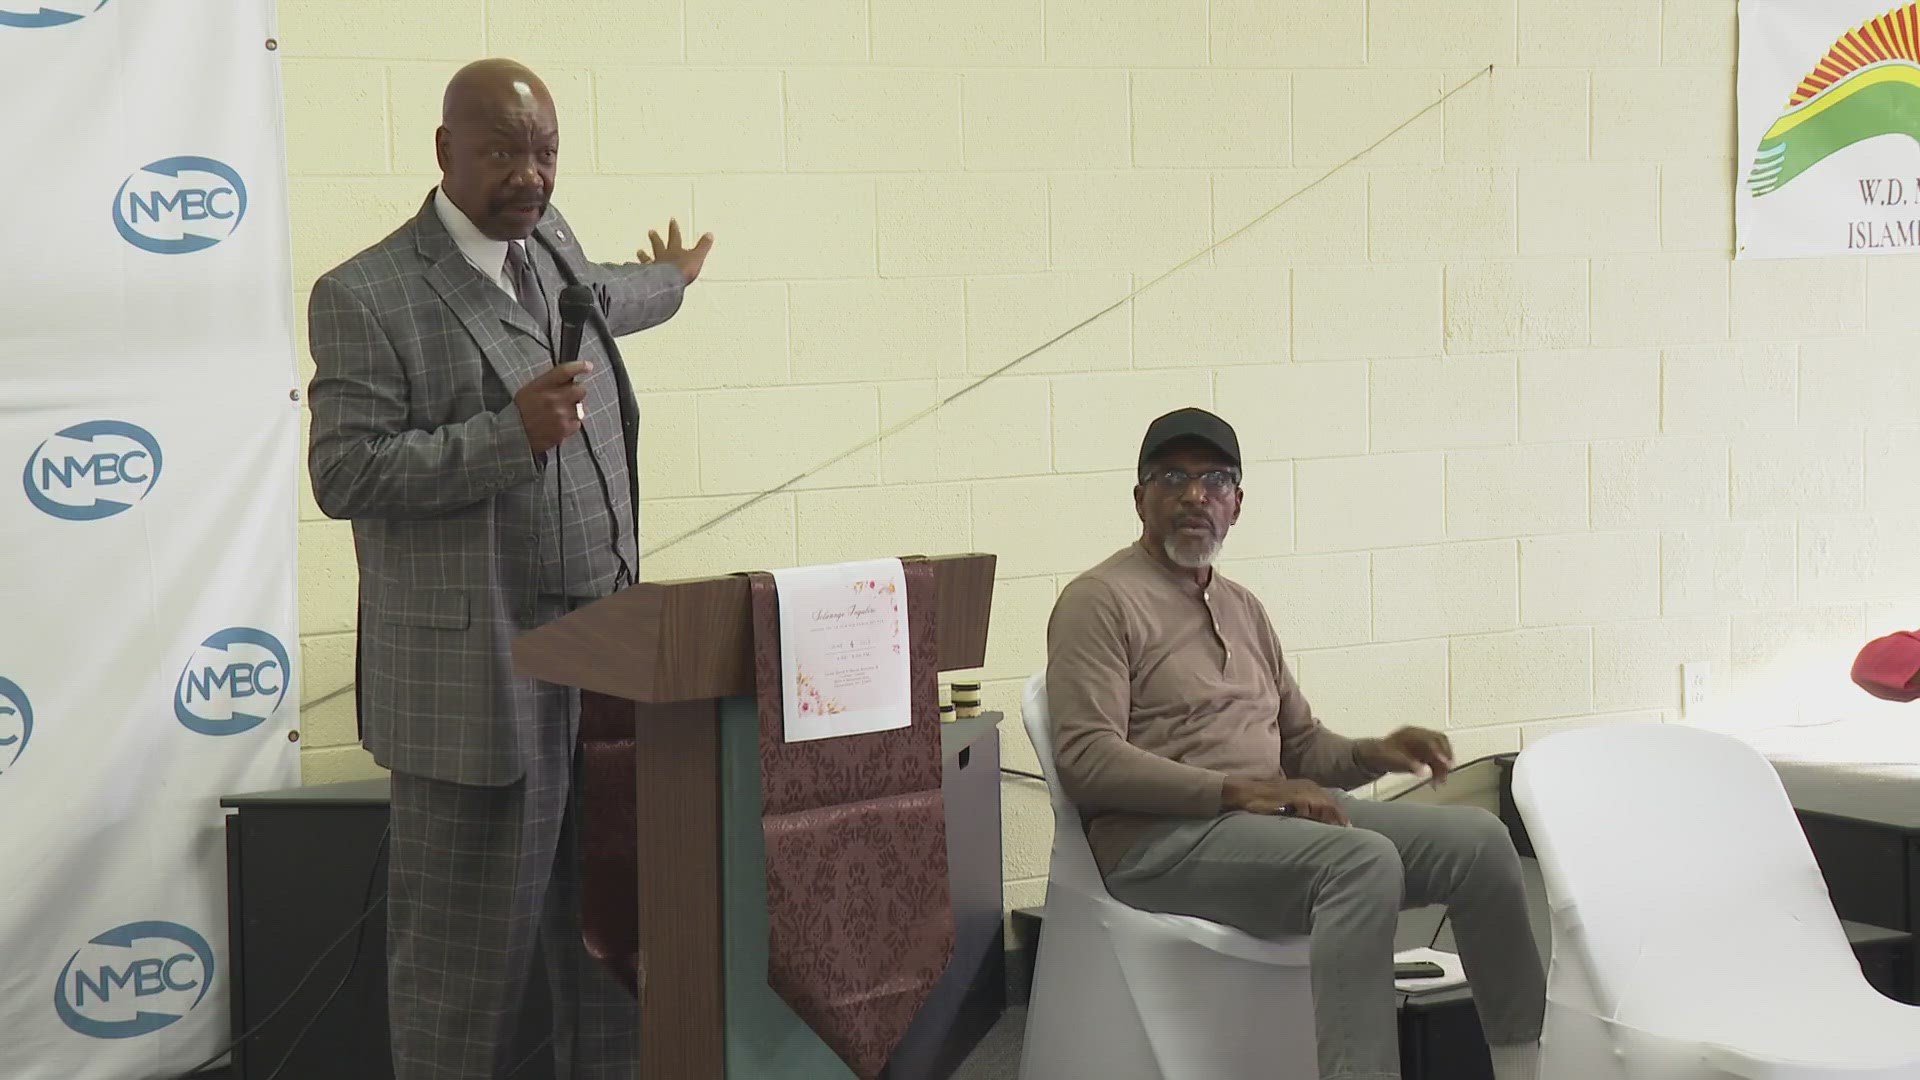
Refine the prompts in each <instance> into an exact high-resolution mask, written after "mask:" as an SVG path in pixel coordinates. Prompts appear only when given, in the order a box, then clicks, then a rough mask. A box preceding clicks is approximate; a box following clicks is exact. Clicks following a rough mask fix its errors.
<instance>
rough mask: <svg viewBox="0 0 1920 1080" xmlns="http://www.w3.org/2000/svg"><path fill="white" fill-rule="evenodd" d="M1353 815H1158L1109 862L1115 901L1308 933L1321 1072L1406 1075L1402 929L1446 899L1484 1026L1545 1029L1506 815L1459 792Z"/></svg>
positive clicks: (1254, 928) (1498, 1041)
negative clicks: (1461, 798)
mask: <svg viewBox="0 0 1920 1080" xmlns="http://www.w3.org/2000/svg"><path fill="white" fill-rule="evenodd" d="M1341 804H1342V805H1343V806H1344V807H1345V808H1346V811H1347V816H1348V817H1349V818H1350V819H1352V821H1353V827H1352V828H1339V827H1336V826H1330V825H1322V824H1319V823H1318V822H1313V821H1307V820H1304V819H1300V818H1293V817H1269V816H1264V815H1258V814H1244V813H1234V814H1228V815H1226V816H1224V817H1218V818H1209V819H1198V820H1168V821H1165V822H1163V823H1160V824H1157V825H1156V826H1155V827H1154V828H1153V829H1152V830H1151V831H1150V832H1149V833H1148V834H1147V835H1146V836H1145V837H1143V838H1141V840H1140V841H1139V842H1137V843H1135V844H1134V846H1133V847H1132V849H1131V850H1129V851H1128V852H1127V853H1126V854H1125V855H1124V856H1122V858H1121V859H1120V862H1119V863H1118V864H1117V865H1116V866H1115V867H1114V869H1113V872H1112V873H1111V874H1108V875H1107V890H1108V891H1109V892H1110V893H1112V894H1113V897H1114V898H1115V899H1116V900H1119V901H1120V902H1121V903H1124V904H1127V905H1129V906H1132V907H1136V908H1140V909H1142V910H1145V911H1162V912H1168V913H1172V914H1178V915H1193V916H1197V917H1199V918H1203V919H1208V920H1211V921H1213V922H1218V923H1224V924H1226V925H1229V926H1235V927H1238V928H1240V929H1242V930H1246V931H1247V932H1249V933H1253V934H1273V933H1301V932H1310V933H1311V934H1312V965H1313V973H1312V979H1313V999H1314V1001H1313V1004H1314V1027H1315V1030H1316V1032H1317V1033H1318V1049H1319V1058H1320V1076H1321V1078H1322V1080H1336V1078H1337V1080H1398V1078H1399V1076H1400V1049H1399V1047H1400V1041H1399V1034H1398V1031H1399V1029H1398V1025H1397V1023H1396V1021H1395V1017H1394V998H1393V937H1394V930H1395V927H1396V925H1397V924H1398V921H1399V915H1400V911H1401V910H1402V908H1403V907H1404V906H1407V905H1418V904H1446V905H1447V906H1448V911H1449V913H1450V915H1451V917H1452V921H1453V930H1454V938H1455V940H1456V941H1457V942H1458V943H1459V947H1460V959H1461V962H1462V964H1463V965H1464V966H1465V968H1466V971H1467V977H1468V980H1469V982H1470V983H1471V985H1472V987H1473V998H1474V1004H1475V1005H1476V1006H1477V1007H1478V1009H1479V1012H1480V1024H1481V1027H1482V1028H1483V1029H1484V1030H1485V1032H1486V1035H1487V1041H1488V1042H1489V1043H1490V1044H1492V1045H1494V1046H1504V1045H1511V1044H1516V1043H1531V1042H1533V1041H1534V1040H1536V1039H1538V1038H1539V1037H1540V1028H1541V1022H1542V1017H1543V1015H1544V1013H1545V1010H1546V976H1545V972H1544V969H1543V967H1542V965H1541V962H1540V952H1539V949H1538V947H1537V946H1536V945H1535V944H1534V938H1533V931H1532V929H1531V926H1530V924H1529V922H1528V918H1527V901H1526V887H1525V885H1524V884H1523V882H1522V880H1521V876H1520V857H1519V855H1518V854H1516V853H1515V852H1514V849H1513V842H1512V840H1511V839H1510V838H1509V836H1508V834H1507V830H1506V826H1504V825H1502V824H1501V823H1500V819H1498V818H1496V817H1495V816H1493V815H1492V814H1489V813H1487V812H1486V811H1484V810H1480V809H1477V808H1473V807H1463V806H1431V805H1425V806H1422V805H1413V804H1410V803H1398V802H1374V801H1371V800H1364V799H1354V798H1349V797H1345V796H1342V798H1341Z"/></svg>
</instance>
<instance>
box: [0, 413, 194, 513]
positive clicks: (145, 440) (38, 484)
mask: <svg viewBox="0 0 1920 1080" xmlns="http://www.w3.org/2000/svg"><path fill="white" fill-rule="evenodd" d="M61 440H66V444H65V445H64V446H63V445H60V441H61ZM76 443H77V444H79V445H74V444H76ZM22 480H24V481H25V483H26V486H27V500H28V501H29V502H31V503H33V505H34V506H36V507H38V508H39V509H40V510H41V511H42V512H43V513H47V514H51V515H53V516H54V517H57V518H64V519H65V520H67V521H97V520H99V519H100V518H106V517H112V516H113V515H115V514H118V513H120V512H121V511H123V510H130V509H132V508H133V504H134V503H136V502H139V501H140V500H141V499H144V498H146V497H147V495H148V493H149V492H151V491H152V490H153V485H155V484H157V483H159V482H160V443H159V440H157V439H155V438H154V437H153V435H152V433H150V432H148V431H147V430H146V429H145V428H141V427H136V426H134V425H133V424H127V423H122V422H121V421H119V420H90V421H88V422H87V423H84V424H75V425H73V426H72V427H70V428H66V429H64V430H61V431H57V432H55V433H54V435H53V438H51V439H48V440H47V441H45V442H43V443H41V444H40V445H39V446H38V447H36V448H35V449H34V451H33V453H32V454H31V455H29V456H28V458H27V470H26V472H25V474H24V475H23V476H22Z"/></svg>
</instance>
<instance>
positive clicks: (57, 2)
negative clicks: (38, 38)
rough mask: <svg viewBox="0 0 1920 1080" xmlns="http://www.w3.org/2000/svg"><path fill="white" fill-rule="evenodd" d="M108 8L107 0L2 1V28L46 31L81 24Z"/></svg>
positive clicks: (0, 6)
mask: <svg viewBox="0 0 1920 1080" xmlns="http://www.w3.org/2000/svg"><path fill="white" fill-rule="evenodd" d="M106 6H107V0H53V2H52V3H45V2H41V0H0V26H17V27H20V28H21V29H23V30H44V29H46V28H47V27H49V26H65V25H67V24H68V23H71V22H79V21H80V20H81V19H84V18H86V17H87V16H89V15H91V14H93V13H94V12H96V11H99V10H100V9H101V8H103V7H106Z"/></svg>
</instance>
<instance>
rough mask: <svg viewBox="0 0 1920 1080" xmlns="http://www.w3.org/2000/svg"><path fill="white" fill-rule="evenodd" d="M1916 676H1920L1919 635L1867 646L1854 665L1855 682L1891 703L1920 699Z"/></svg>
mask: <svg viewBox="0 0 1920 1080" xmlns="http://www.w3.org/2000/svg"><path fill="white" fill-rule="evenodd" d="M1916 676H1920V634H1915V633H1910V632H1908V631H1905V630H1902V631H1900V632H1899V633H1897V634H1888V635H1887V636H1886V637H1883V638H1875V639H1874V640H1872V641H1869V642H1867V647H1866V648H1864V649H1861V650H1860V655H1859V656H1857V657H1855V658H1854V661H1853V681H1854V682H1855V683H1856V684H1857V685H1859V687H1860V689H1862V690H1865V691H1866V692H1867V693H1869V694H1872V695H1873V696H1874V697H1877V698H1884V699H1886V700H1888V701H1912V700H1914V699H1915V698H1920V686H1915V685H1914V683H1915V682H1916V681H1920V680H1916V678H1915V677H1916Z"/></svg>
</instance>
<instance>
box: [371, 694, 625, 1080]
mask: <svg viewBox="0 0 1920 1080" xmlns="http://www.w3.org/2000/svg"><path fill="white" fill-rule="evenodd" d="M573 698H574V695H573V693H572V692H571V691H568V690H566V689H564V688H561V687H555V686H546V685H543V686H542V687H541V688H540V693H539V702H540V704H539V709H538V713H539V715H538V716H536V717H534V718H532V721H533V728H532V732H531V735H532V738H533V740H534V743H535V745H534V747H533V749H534V752H533V753H532V754H531V755H530V756H529V767H528V770H527V774H526V775H525V776H524V777H522V778H521V779H520V780H519V781H516V782H515V783H513V784H510V785H507V786H504V787H475V786H469V785H463V784H452V783H446V782H444V781H439V780H431V779H427V778H425V777H419V776H411V775H407V774H403V773H394V774H393V780H392V790H393V795H392V815H393V816H392V822H393V839H392V851H393V854H392V858H391V859H390V861H389V867H388V899H387V958H388V972H387V983H388V998H389V1005H388V1007H389V1013H390V1016H391V1024H392V1042H393V1068H394V1077H395V1080H505V1078H506V1077H507V1076H508V1075H509V1074H510V1073H511V1072H512V1071H513V1070H514V1068H515V1066H517V1065H519V1064H520V1060H518V1057H517V1055H516V1054H515V1051H514V1047H515V1041H514V1040H515V1035H516V1034H517V1025H518V1022H519V1019H520V1015H521V1012H522V1008H523V1000H524V997H525V993H526V988H527V985H528V979H530V978H534V977H537V976H536V973H535V972H534V971H533V957H534V949H535V942H536V940H537V941H538V943H539V950H540V952H541V953H542V954H543V956H544V958H545V961H546V969H547V970H546V972H545V975H546V978H547V982H548V988H549V1000H550V1001H551V1003H552V1010H553V1045H552V1048H551V1050H549V1051H543V1052H544V1053H551V1054H552V1059H553V1061H554V1064H555V1071H554V1075H555V1076H556V1077H559V1078H560V1080H631V1078H632V1077H633V1076H634V1075H635V1073H634V1070H635V1068H636V1064H635V1063H636V1061H637V1058H638V1050H639V1004H638V1003H637V1002H636V1001H635V1000H634V999H633V996H632V995H631V994H629V993H627V990H626V988H625V987H624V986H622V985H620V983H619V982H618V981H617V980H616V979H615V978H614V977H613V975H612V974H611V973H609V972H608V971H606V970H605V968H604V967H603V966H602V965H601V964H600V962H599V961H598V960H596V959H594V958H593V957H592V956H591V955H590V954H588V952H587V950H586V945H585V943H584V942H583V941H582V940H581V937H580V885H581V874H580V871H581V862H580V860H581V842H580V836H579V805H580V800H579V797H578V791H577V785H576V783H575V779H576V773H575V770H574V759H573V752H572V751H573V742H574V737H575V731H576V730H577V729H576V726H575V721H574V718H575V716H576V715H577V714H576V713H575V711H574V705H573ZM530 1072H531V1070H529V1074H530Z"/></svg>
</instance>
